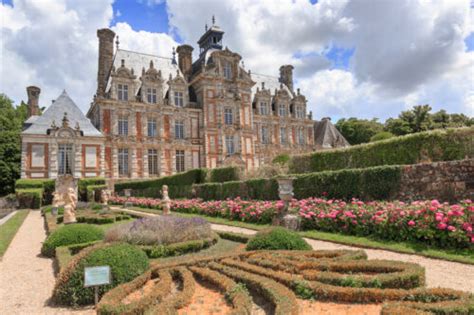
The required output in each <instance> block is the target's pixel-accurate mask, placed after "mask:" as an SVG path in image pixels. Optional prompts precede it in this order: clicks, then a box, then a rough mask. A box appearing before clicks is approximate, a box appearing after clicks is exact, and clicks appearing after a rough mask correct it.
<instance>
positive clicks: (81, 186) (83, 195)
mask: <svg viewBox="0 0 474 315" xmlns="http://www.w3.org/2000/svg"><path fill="white" fill-rule="evenodd" d="M98 185H100V186H104V185H105V179H104V178H101V177H93V178H81V179H79V182H78V184H77V186H78V187H77V190H78V193H79V200H82V201H93V200H88V199H89V195H90V194H89V195H88V193H87V187H89V186H98ZM104 189H105V187H104Z"/></svg>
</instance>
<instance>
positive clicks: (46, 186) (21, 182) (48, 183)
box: [15, 178, 56, 205]
mask: <svg viewBox="0 0 474 315" xmlns="http://www.w3.org/2000/svg"><path fill="white" fill-rule="evenodd" d="M55 185H56V184H55V181H54V179H29V178H21V179H18V180H17V181H16V182H15V189H16V190H18V189H32V188H40V189H42V190H43V191H42V203H43V204H45V205H49V204H51V202H52V201H53V192H54V189H55Z"/></svg>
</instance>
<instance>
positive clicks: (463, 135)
mask: <svg viewBox="0 0 474 315" xmlns="http://www.w3.org/2000/svg"><path fill="white" fill-rule="evenodd" d="M465 157H470V158H472V157H474V127H470V128H457V129H448V130H435V131H429V132H420V133H416V134H410V135H406V136H402V137H396V138H391V139H387V140H383V141H377V142H374V143H368V144H362V145H356V146H352V147H349V148H345V149H337V150H331V151H320V152H316V153H312V154H309V155H301V156H294V157H293V158H292V159H291V161H290V172H291V173H294V174H301V173H310V172H322V171H328V170H340V169H351V168H366V167H372V166H379V165H406V164H417V163H420V162H424V161H432V162H437V161H452V160H460V159H463V158H465Z"/></svg>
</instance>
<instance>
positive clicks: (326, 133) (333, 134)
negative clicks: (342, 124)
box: [314, 118, 350, 149]
mask: <svg viewBox="0 0 474 315" xmlns="http://www.w3.org/2000/svg"><path fill="white" fill-rule="evenodd" d="M314 139H315V144H316V145H317V146H319V147H322V148H325V149H326V148H327V149H330V148H340V147H348V146H350V144H349V142H347V140H346V138H344V136H343V135H342V134H341V133H340V132H339V130H337V129H336V127H335V126H334V125H333V124H332V123H331V120H329V119H327V118H323V119H322V120H321V121H316V122H315V123H314Z"/></svg>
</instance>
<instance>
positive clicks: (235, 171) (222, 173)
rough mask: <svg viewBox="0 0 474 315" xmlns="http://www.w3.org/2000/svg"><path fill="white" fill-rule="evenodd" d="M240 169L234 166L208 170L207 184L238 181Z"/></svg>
mask: <svg viewBox="0 0 474 315" xmlns="http://www.w3.org/2000/svg"><path fill="white" fill-rule="evenodd" d="M239 178H240V169H239V168H238V167H236V166H228V167H219V168H213V169H210V170H209V182H211V183H223V182H230V181H235V180H239Z"/></svg>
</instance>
